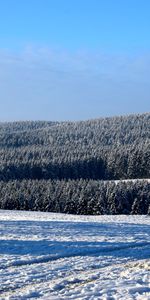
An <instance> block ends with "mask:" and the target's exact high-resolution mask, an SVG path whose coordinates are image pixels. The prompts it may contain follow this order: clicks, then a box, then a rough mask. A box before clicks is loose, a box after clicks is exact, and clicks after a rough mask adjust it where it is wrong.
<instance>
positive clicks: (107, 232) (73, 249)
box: [0, 210, 150, 300]
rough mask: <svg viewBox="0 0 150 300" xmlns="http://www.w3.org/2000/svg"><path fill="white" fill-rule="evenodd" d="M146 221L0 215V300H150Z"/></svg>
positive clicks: (15, 213) (149, 219) (149, 226)
mask: <svg viewBox="0 0 150 300" xmlns="http://www.w3.org/2000/svg"><path fill="white" fill-rule="evenodd" d="M149 258H150V217H149V216H73V215H65V214H55V213H42V212H24V211H4V210H0V299H1V300H3V299H15V300H17V299H19V300H20V299H21V300H22V299H44V300H45V299H47V300H51V299H52V300H53V299H55V300H56V299H57V300H59V299H60V300H61V299H66V300H68V299H84V300H89V299H91V300H96V299H97V300H98V299H102V300H104V299H105V300H113V299H114V300H120V299H138V300H141V299H144V300H148V299H150V260H149Z"/></svg>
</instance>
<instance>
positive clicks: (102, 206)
mask: <svg viewBox="0 0 150 300" xmlns="http://www.w3.org/2000/svg"><path fill="white" fill-rule="evenodd" d="M148 178H150V113H145V114H137V115H128V116H119V117H107V118H100V119H95V120H88V121H80V122H48V121H31V122H30V121H21V122H7V123H6V122H5V123H0V208H3V209H25V210H41V211H54V212H66V213H74V214H147V213H150V183H149V182H148V181H147V180H146V179H148ZM127 179H134V181H129V182H128V181H124V180H127ZM135 179H137V180H135ZM138 179H143V180H142V181H139V180H138ZM115 180H119V183H117V184H116V182H115Z"/></svg>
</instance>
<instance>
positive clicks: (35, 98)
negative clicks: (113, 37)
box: [0, 46, 150, 121]
mask: <svg viewBox="0 0 150 300" xmlns="http://www.w3.org/2000/svg"><path fill="white" fill-rule="evenodd" d="M149 84H150V55H149V54H147V55H135V56H134V55H132V56H129V55H109V54H103V53H98V52H97V53H89V52H86V51H78V52H76V53H71V52H70V53H69V52H67V51H60V50H59V51H58V50H57V51H56V50H55V51H54V50H52V49H49V48H44V47H43V48H42V47H41V48H40V47H39V48H35V47H31V46H30V47H27V48H26V49H24V51H22V52H18V53H10V52H8V51H6V50H1V51H0V104H1V110H0V119H1V120H2V121H3V120H9V119H10V120H15V119H49V120H50V119H53V120H54V119H55V120H56V119H57V120H65V119H67V120H68V119H72V120H78V119H87V118H94V117H99V116H101V115H102V116H105V115H114V114H115V115H117V114H125V113H130V112H131V113H133V112H143V111H147V110H149Z"/></svg>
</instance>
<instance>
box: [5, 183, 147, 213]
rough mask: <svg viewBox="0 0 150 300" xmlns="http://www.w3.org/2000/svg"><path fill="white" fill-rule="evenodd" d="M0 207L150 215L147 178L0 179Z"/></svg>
mask: <svg viewBox="0 0 150 300" xmlns="http://www.w3.org/2000/svg"><path fill="white" fill-rule="evenodd" d="M0 208H1V209H17V210H37V211H49V212H61V213H72V214H96V215H97V214H150V183H148V181H134V182H132V181H130V182H129V181H127V182H123V181H120V182H119V183H117V184H116V183H115V182H113V181H112V182H109V181H108V182H107V181H106V182H105V181H100V180H99V181H95V180H83V179H80V180H68V181H66V180H61V181H59V180H54V181H52V180H40V181H39V180H22V181H17V180H16V181H9V182H7V183H6V182H2V181H1V182H0Z"/></svg>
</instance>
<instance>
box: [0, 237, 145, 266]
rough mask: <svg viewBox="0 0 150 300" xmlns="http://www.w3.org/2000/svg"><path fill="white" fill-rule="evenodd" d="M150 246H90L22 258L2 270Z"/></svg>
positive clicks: (142, 244) (135, 244) (137, 244)
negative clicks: (89, 247) (31, 257)
mask: <svg viewBox="0 0 150 300" xmlns="http://www.w3.org/2000/svg"><path fill="white" fill-rule="evenodd" d="M147 246H150V242H138V243H135V242H134V243H130V245H124V246H113V247H112V246H108V245H106V246H104V247H102V248H101V249H94V250H89V249H88V248H87V249H86V251H78V252H74V253H73V252H71V253H64V254H60V255H54V256H51V255H50V256H46V257H45V256H44V257H40V258H36V259H32V260H31V261H30V260H21V261H16V262H13V263H11V264H10V265H9V266H5V265H4V266H1V267H0V270H5V269H9V268H11V267H22V266H26V265H35V264H43V263H48V262H53V261H57V260H59V259H65V258H73V257H78V256H92V255H96V256H98V254H99V256H100V255H104V254H105V253H107V254H109V253H110V254H111V253H113V252H116V251H121V250H127V249H136V248H143V247H147Z"/></svg>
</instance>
